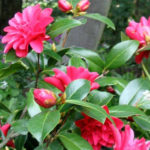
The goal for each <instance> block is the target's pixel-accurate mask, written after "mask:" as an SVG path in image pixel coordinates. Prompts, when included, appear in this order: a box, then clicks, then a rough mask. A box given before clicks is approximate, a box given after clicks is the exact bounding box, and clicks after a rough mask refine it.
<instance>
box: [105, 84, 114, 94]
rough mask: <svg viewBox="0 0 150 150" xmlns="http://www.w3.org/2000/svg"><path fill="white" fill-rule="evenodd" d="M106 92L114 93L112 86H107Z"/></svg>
mask: <svg viewBox="0 0 150 150" xmlns="http://www.w3.org/2000/svg"><path fill="white" fill-rule="evenodd" d="M107 92H109V93H112V94H115V90H114V89H113V88H112V86H108V87H107Z"/></svg>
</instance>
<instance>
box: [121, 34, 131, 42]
mask: <svg viewBox="0 0 150 150" xmlns="http://www.w3.org/2000/svg"><path fill="white" fill-rule="evenodd" d="M127 40H130V38H129V37H128V36H127V35H126V34H124V33H123V32H121V41H127Z"/></svg>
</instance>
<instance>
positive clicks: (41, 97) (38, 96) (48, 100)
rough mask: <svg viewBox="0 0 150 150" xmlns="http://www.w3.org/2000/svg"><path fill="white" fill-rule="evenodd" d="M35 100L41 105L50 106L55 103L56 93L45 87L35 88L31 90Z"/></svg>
mask: <svg viewBox="0 0 150 150" xmlns="http://www.w3.org/2000/svg"><path fill="white" fill-rule="evenodd" d="M33 93H34V99H35V101H36V102H37V103H38V104H39V105H40V106H42V107H45V108H50V107H52V106H54V105H55V104H56V95H55V94H54V93H53V92H52V91H50V90H46V89H35V90H34V91H33Z"/></svg>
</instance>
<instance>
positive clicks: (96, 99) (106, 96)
mask: <svg viewBox="0 0 150 150" xmlns="http://www.w3.org/2000/svg"><path fill="white" fill-rule="evenodd" d="M112 98H113V95H112V94H110V93H108V92H101V91H98V90H93V91H92V92H90V94H89V96H88V100H89V102H91V103H93V104H97V105H100V106H102V105H106V104H107V103H109V101H110V100H111V99H112Z"/></svg>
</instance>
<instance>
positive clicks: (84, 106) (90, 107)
mask: <svg viewBox="0 0 150 150" xmlns="http://www.w3.org/2000/svg"><path fill="white" fill-rule="evenodd" d="M66 103H68V104H74V105H77V106H80V107H78V109H80V110H81V112H84V113H85V114H87V115H88V116H90V117H92V118H94V119H96V120H98V121H100V122H102V123H104V122H105V119H106V117H109V116H108V114H107V113H106V112H105V110H104V109H102V108H101V107H100V106H97V105H95V104H92V103H88V102H84V101H78V100H66Z"/></svg>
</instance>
